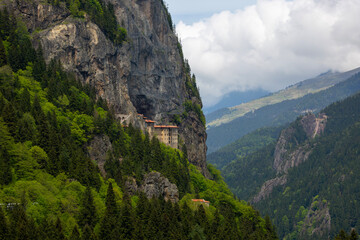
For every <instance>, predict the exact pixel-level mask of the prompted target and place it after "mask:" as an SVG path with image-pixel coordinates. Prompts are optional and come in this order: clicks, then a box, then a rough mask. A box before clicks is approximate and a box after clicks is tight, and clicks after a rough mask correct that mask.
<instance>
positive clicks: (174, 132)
mask: <svg viewBox="0 0 360 240" xmlns="http://www.w3.org/2000/svg"><path fill="white" fill-rule="evenodd" d="M145 123H146V131H147V132H148V134H149V137H150V138H152V137H153V136H156V137H157V138H158V139H159V141H160V142H162V143H165V144H166V145H167V146H170V147H172V148H176V149H177V148H178V136H179V133H178V127H177V126H172V125H155V121H152V120H148V119H145Z"/></svg>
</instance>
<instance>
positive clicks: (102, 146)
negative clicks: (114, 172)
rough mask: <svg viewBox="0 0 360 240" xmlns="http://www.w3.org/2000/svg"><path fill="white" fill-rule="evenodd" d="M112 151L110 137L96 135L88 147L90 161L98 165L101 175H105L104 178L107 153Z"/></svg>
mask: <svg viewBox="0 0 360 240" xmlns="http://www.w3.org/2000/svg"><path fill="white" fill-rule="evenodd" d="M111 150H112V144H111V142H110V139H109V137H108V136H106V135H96V136H95V137H94V139H93V140H92V141H91V142H90V143H89V146H88V153H89V156H90V159H91V160H93V161H95V162H96V163H97V165H98V167H99V169H100V172H101V175H103V176H104V177H105V176H106V172H105V169H104V165H105V161H106V156H107V153H108V152H109V151H111Z"/></svg>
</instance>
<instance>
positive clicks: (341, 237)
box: [335, 229, 349, 240]
mask: <svg viewBox="0 0 360 240" xmlns="http://www.w3.org/2000/svg"><path fill="white" fill-rule="evenodd" d="M348 238H349V235H348V234H347V233H346V232H345V231H344V230H343V229H341V230H340V232H339V234H338V235H336V237H335V240H347V239H348Z"/></svg>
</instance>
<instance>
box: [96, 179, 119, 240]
mask: <svg viewBox="0 0 360 240" xmlns="http://www.w3.org/2000/svg"><path fill="white" fill-rule="evenodd" d="M105 205H106V210H105V214H104V218H103V220H102V222H101V226H100V236H99V237H100V239H116V238H118V237H119V235H118V234H119V231H118V230H119V229H118V219H119V210H118V207H117V205H116V201H115V194H114V190H113V186H112V183H111V182H110V183H109V186H108V189H107V195H106V200H105Z"/></svg>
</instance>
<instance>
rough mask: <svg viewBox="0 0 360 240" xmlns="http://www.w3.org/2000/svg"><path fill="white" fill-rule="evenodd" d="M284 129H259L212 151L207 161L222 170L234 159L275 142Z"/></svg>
mask: <svg viewBox="0 0 360 240" xmlns="http://www.w3.org/2000/svg"><path fill="white" fill-rule="evenodd" d="M282 129H283V126H280V127H267V128H260V129H257V130H255V131H253V132H251V133H248V134H246V135H245V136H243V137H241V138H240V139H238V140H236V141H235V142H233V143H230V144H229V145H226V146H225V147H222V148H220V149H219V150H217V151H215V152H212V153H210V154H209V155H208V156H207V162H208V163H211V164H212V165H214V166H215V167H216V168H217V169H220V170H221V169H222V168H223V167H225V166H227V165H228V164H229V163H231V162H232V161H234V160H236V159H238V158H241V157H245V156H247V155H250V154H251V153H253V152H256V151H257V150H260V149H261V148H263V147H265V146H266V145H268V144H269V143H272V142H275V141H276V140H277V138H278V137H279V134H280V132H281V130H282Z"/></svg>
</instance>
